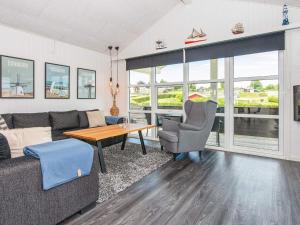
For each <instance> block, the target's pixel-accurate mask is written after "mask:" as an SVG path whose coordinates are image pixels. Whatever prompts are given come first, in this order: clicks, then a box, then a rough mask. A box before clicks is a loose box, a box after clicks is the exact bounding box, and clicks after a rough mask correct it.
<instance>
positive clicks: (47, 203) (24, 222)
mask: <svg viewBox="0 0 300 225" xmlns="http://www.w3.org/2000/svg"><path fill="white" fill-rule="evenodd" d="M2 116H3V118H4V119H5V121H6V122H7V124H8V127H9V128H10V129H14V128H25V127H36V126H39V127H45V126H51V127H52V138H53V140H60V139H63V138H66V137H65V136H64V135H63V132H64V131H67V130H76V129H83V128H87V127H88V120H87V117H86V113H85V112H78V111H69V112H53V113H52V112H49V113H30V114H4V115H2ZM74 120H75V121H74ZM106 120H107V122H108V124H110V123H111V121H113V122H114V123H121V122H123V119H122V118H110V117H107V118H106ZM121 141H122V137H117V138H114V139H108V140H106V141H105V142H104V144H103V145H104V146H109V145H112V144H115V143H119V142H121ZM0 154H1V157H0V224H1V225H18V224H20V225H35V224H36V225H40V224H43V225H52V224H57V223H59V222H61V221H63V220H64V219H66V218H68V217H70V216H72V215H73V214H75V213H78V212H84V211H85V210H86V209H88V208H90V207H91V206H93V205H95V202H96V201H97V199H98V194H99V175H98V174H99V170H100V168H99V161H98V154H97V149H96V147H95V155H94V162H93V166H92V170H91V173H90V175H89V176H86V177H81V178H79V179H76V180H74V181H71V182H69V183H66V184H63V185H60V186H58V187H55V188H52V189H50V190H48V191H44V190H43V189H42V177H41V169H40V162H39V160H36V159H34V158H32V157H30V156H23V157H20V158H14V159H10V150H9V146H8V143H7V140H6V138H5V137H4V136H3V135H1V134H0Z"/></svg>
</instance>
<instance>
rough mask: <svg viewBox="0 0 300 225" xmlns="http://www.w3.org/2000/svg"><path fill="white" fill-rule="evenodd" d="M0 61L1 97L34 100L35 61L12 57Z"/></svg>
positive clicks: (2, 58)
mask: <svg viewBox="0 0 300 225" xmlns="http://www.w3.org/2000/svg"><path fill="white" fill-rule="evenodd" d="M0 61H1V63H0V67H1V69H0V81H1V82H0V83H1V85H0V97H1V98H34V61H33V60H30V59H22V58H16V57H10V56H1V59H0Z"/></svg>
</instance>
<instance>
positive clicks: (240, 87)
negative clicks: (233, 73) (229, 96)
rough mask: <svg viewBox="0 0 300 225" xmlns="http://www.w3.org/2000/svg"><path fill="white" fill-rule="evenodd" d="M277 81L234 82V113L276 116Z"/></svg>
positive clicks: (277, 102) (277, 99)
mask: <svg viewBox="0 0 300 225" xmlns="http://www.w3.org/2000/svg"><path fill="white" fill-rule="evenodd" d="M278 105H279V98H278V80H256V81H240V82H234V113H235V114H264V115H278Z"/></svg>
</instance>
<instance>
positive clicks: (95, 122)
mask: <svg viewBox="0 0 300 225" xmlns="http://www.w3.org/2000/svg"><path fill="white" fill-rule="evenodd" d="M86 115H87V117H88V120H89V125H90V127H101V126H106V122H105V116H104V114H103V112H102V111H90V112H86Z"/></svg>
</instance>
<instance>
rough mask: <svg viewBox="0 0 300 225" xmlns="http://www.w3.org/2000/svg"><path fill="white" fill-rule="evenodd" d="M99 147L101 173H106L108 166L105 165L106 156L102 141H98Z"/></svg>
mask: <svg viewBox="0 0 300 225" xmlns="http://www.w3.org/2000/svg"><path fill="white" fill-rule="evenodd" d="M97 147H98V156H99V163H100V168H101V172H102V173H106V165H105V161H104V155H103V150H102V144H101V141H97Z"/></svg>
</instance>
